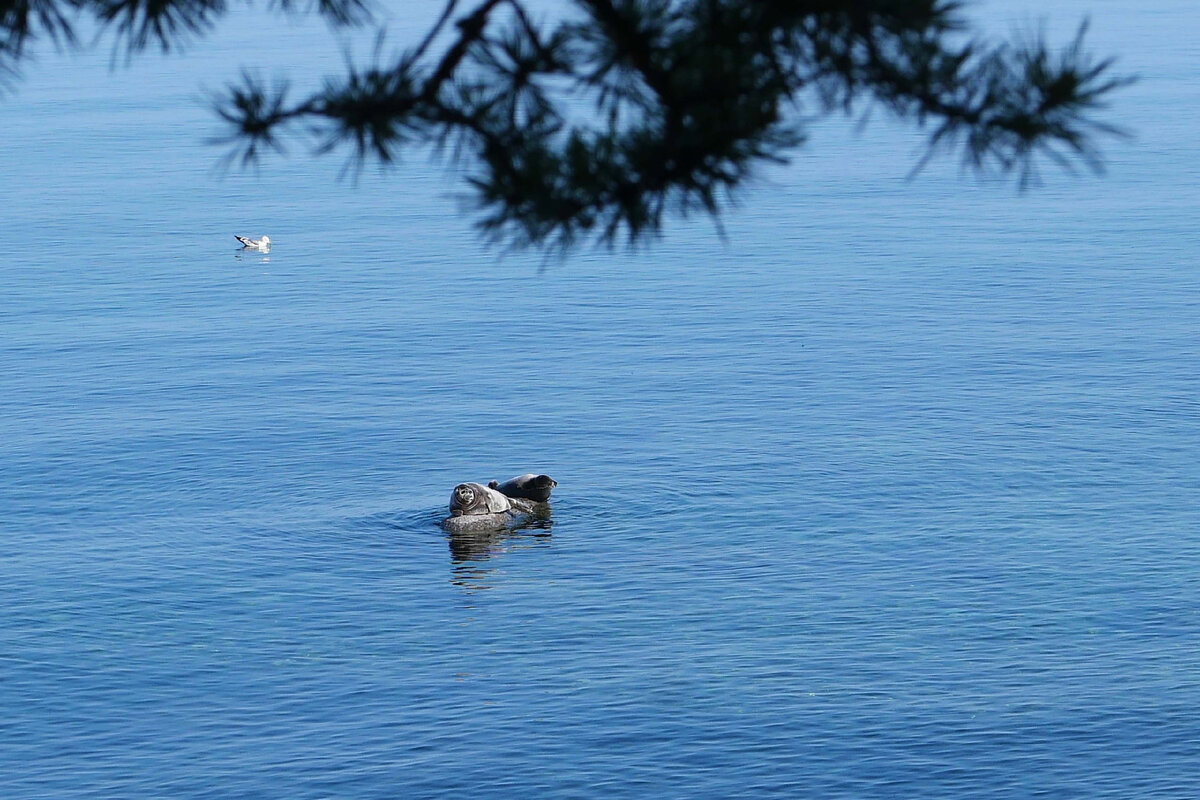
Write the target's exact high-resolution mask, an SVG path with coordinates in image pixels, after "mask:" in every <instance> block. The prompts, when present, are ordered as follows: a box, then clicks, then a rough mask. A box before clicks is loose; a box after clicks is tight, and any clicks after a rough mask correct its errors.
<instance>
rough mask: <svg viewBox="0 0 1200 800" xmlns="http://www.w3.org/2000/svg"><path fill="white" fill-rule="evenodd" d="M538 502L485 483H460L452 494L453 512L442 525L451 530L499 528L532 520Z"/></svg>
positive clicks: (490, 529)
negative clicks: (496, 488) (497, 489)
mask: <svg viewBox="0 0 1200 800" xmlns="http://www.w3.org/2000/svg"><path fill="white" fill-rule="evenodd" d="M537 505H538V504H537V503H534V502H532V501H530V500H526V499H522V498H519V497H507V496H505V495H504V494H502V493H501V492H498V491H496V490H495V489H490V488H488V487H487V486H483V485H482V484H478V483H460V484H459V485H458V486H455V487H454V491H453V492H452V493H451V494H450V516H449V517H447V518H446V519H445V520H443V521H442V527H443V528H445V529H446V530H447V531H449V532H450V533H468V532H473V531H493V530H499V529H501V528H507V527H509V526H510V525H513V524H520V523H523V522H528V521H530V520H532V519H533V516H534V513H535V512H536V511H537V510H538V508H537Z"/></svg>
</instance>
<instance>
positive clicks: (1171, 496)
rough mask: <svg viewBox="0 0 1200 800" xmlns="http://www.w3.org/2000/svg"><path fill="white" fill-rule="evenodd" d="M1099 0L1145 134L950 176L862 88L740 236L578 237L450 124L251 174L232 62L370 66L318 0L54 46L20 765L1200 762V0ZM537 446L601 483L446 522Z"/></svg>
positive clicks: (1159, 786)
mask: <svg viewBox="0 0 1200 800" xmlns="http://www.w3.org/2000/svg"><path fill="white" fill-rule="evenodd" d="M405 8H408V7H405ZM413 8H415V10H412V9H410V10H408V11H405V12H401V11H400V10H399V9H398V10H397V11H395V12H393V20H392V22H391V24H390V29H391V30H392V32H393V34H394V35H395V36H396V37H397V39H398V40H402V39H403V37H404V35H405V34H406V32H409V33H411V31H413V30H418V29H419V28H420V25H421V24H422V23H423V22H424V21H425V20H427V19H428V18H429V17H430V16H431V15H432V14H434V13H435V10H436V9H435V6H434V5H432V4H429V3H425V4H416V6H414V7H413ZM1089 11H1090V12H1091V14H1092V22H1093V25H1092V33H1091V42H1092V48H1093V50H1094V51H1096V52H1098V53H1100V54H1107V53H1117V54H1119V55H1120V56H1121V62H1120V63H1121V66H1122V68H1123V69H1124V70H1125V71H1127V72H1136V73H1139V74H1140V75H1141V77H1142V80H1141V82H1140V83H1139V84H1137V85H1136V86H1134V87H1132V88H1130V89H1128V90H1126V91H1124V92H1123V93H1122V94H1121V95H1120V96H1119V98H1118V102H1117V104H1116V107H1115V108H1114V109H1113V110H1112V112H1111V114H1110V116H1109V117H1108V119H1110V120H1112V121H1116V122H1118V123H1123V124H1127V125H1129V126H1130V127H1132V128H1135V129H1136V131H1137V134H1138V135H1137V138H1136V139H1134V140H1133V141H1131V142H1127V143H1123V144H1122V143H1118V144H1112V145H1109V146H1108V147H1107V151H1108V153H1109V154H1110V173H1109V175H1108V176H1107V177H1106V178H1103V179H1095V178H1091V177H1080V178H1073V177H1070V176H1066V175H1062V174H1060V173H1057V172H1047V173H1046V178H1047V183H1046V185H1044V186H1043V187H1041V188H1040V189H1037V190H1036V191H1034V192H1032V193H1029V194H1027V195H1024V196H1018V195H1017V194H1016V193H1015V192H1014V191H1013V190H1012V188H1011V187H1008V186H1001V185H991V184H987V183H983V184H981V183H979V182H978V181H975V180H973V179H970V178H967V177H963V176H961V175H959V174H958V172H957V169H956V166H955V164H954V163H953V162H951V161H943V162H940V163H938V164H936V165H934V166H933V167H932V168H930V169H929V170H928V171H927V172H926V173H925V174H923V175H922V176H921V177H920V178H918V179H917V180H915V181H912V182H906V181H905V180H904V176H905V174H906V173H907V171H908V170H909V168H910V167H911V166H912V164H914V163H915V161H916V159H917V157H918V156H919V150H918V149H917V145H918V142H919V141H920V138H919V135H917V134H915V133H914V132H912V131H908V130H904V129H899V128H897V127H895V126H893V125H891V124H890V123H888V121H887V120H886V119H884V118H883V117H882V115H876V119H875V120H874V121H873V122H872V123H871V124H870V125H869V126H868V127H867V128H866V130H865V132H863V133H861V134H858V135H854V134H853V133H852V131H853V125H852V124H851V123H847V122H843V121H832V122H829V123H827V124H824V125H821V126H819V127H817V128H816V129H815V130H814V131H813V141H812V145H811V147H810V148H809V149H807V150H805V151H803V152H802V153H800V154H799V155H798V156H797V157H796V159H795V161H794V163H793V164H792V166H790V167H788V168H786V169H781V170H777V171H774V172H772V173H771V174H770V176H769V178H770V180H768V181H767V182H765V183H764V184H763V185H762V186H760V187H758V188H757V189H755V190H753V191H752V192H750V193H748V194H746V195H745V203H744V204H743V206H742V207H741V208H740V209H739V210H738V211H736V212H734V213H732V214H731V215H730V216H729V217H728V218H727V220H726V223H727V227H728V240H727V242H722V241H721V240H720V238H719V237H718V236H716V235H715V234H714V233H713V231H712V228H711V226H710V225H709V224H707V223H705V222H691V223H678V224H675V225H674V226H672V228H671V229H670V231H669V234H668V238H667V239H666V240H665V241H663V242H662V243H660V244H659V245H657V246H656V247H654V248H653V249H652V250H650V251H649V252H646V253H642V254H639V255H628V254H605V253H583V254H580V255H578V256H576V257H574V258H572V259H570V260H568V261H566V262H564V263H558V262H552V263H550V264H549V266H548V267H547V268H546V269H545V270H544V271H539V267H540V266H541V264H542V262H541V260H540V258H539V257H538V256H537V255H536V254H518V255H510V256H508V257H506V258H504V259H500V258H498V257H497V255H496V254H495V253H494V252H492V251H489V250H488V249H486V248H485V247H483V246H481V245H480V244H479V243H478V241H477V237H476V236H475V234H474V233H473V232H472V230H471V228H470V220H469V219H468V218H467V217H465V216H464V215H463V214H461V213H459V210H458V209H459V206H458V205H457V203H456V202H455V201H454V200H453V198H451V197H448V194H449V193H450V192H451V191H452V190H455V189H457V188H459V187H458V184H455V183H454V180H453V178H451V177H448V176H447V174H446V173H445V171H444V170H443V169H441V168H438V167H432V166H430V165H428V164H426V163H425V162H424V161H423V160H422V159H421V158H419V157H416V158H414V159H412V161H411V162H409V163H406V164H405V165H403V166H402V167H401V168H400V169H399V170H397V171H395V172H393V173H391V174H389V175H386V176H380V175H378V174H376V173H374V172H367V173H366V174H364V175H363V176H362V177H361V179H360V180H359V181H358V183H357V185H355V184H354V183H353V182H351V181H340V182H339V181H338V180H337V173H338V171H339V169H340V167H341V164H340V162H339V161H338V159H336V158H334V159H323V160H314V159H312V158H310V157H309V156H308V155H307V154H306V152H305V151H304V149H303V148H294V149H293V150H292V151H291V153H290V157H289V158H286V159H271V160H269V161H268V162H267V163H266V164H265V165H264V166H263V168H261V169H260V170H259V171H258V172H253V171H251V172H246V173H241V172H234V173H232V174H229V175H227V176H226V177H224V178H223V179H222V178H220V177H219V175H217V174H215V173H214V168H213V167H214V163H215V161H216V160H217V158H218V156H219V155H220V152H221V151H219V150H215V149H213V148H212V147H209V146H206V145H205V144H204V140H205V139H206V138H207V137H208V136H210V135H212V134H213V133H214V132H216V131H217V128H216V126H215V124H214V122H213V118H212V117H211V115H210V114H209V113H208V112H207V110H206V109H205V108H204V106H203V103H202V102H201V99H202V92H201V89H202V88H203V87H205V86H207V87H210V88H216V87H219V86H220V85H222V84H223V83H224V82H225V81H227V80H231V79H233V78H235V77H236V75H237V72H238V69H239V67H240V66H242V65H262V66H263V67H264V68H265V70H264V71H265V73H266V74H268V75H270V74H274V73H273V71H274V70H289V71H291V73H292V75H293V77H294V78H296V79H297V80H298V81H299V82H300V83H303V82H304V81H305V80H310V81H311V80H315V79H316V78H317V77H319V76H320V75H322V74H324V73H331V72H336V71H337V70H338V68H339V65H340V63H341V56H340V54H339V52H338V49H337V47H336V46H334V45H332V44H331V43H330V41H329V39H328V37H327V35H326V33H325V30H324V28H323V26H321V25H320V24H312V25H291V24H288V23H281V27H279V28H278V29H275V28H272V27H271V26H272V25H275V24H280V23H279V20H278V19H277V18H276V17H272V16H271V15H270V14H268V13H267V12H247V13H244V14H241V15H239V16H235V17H234V18H232V19H231V20H230V21H227V22H226V23H223V24H222V25H221V26H219V27H218V29H217V30H216V32H215V33H214V35H213V36H212V37H211V38H209V39H208V40H207V41H206V43H204V44H202V45H198V46H196V47H194V48H192V49H191V51H190V52H189V53H188V54H186V55H184V56H170V57H165V58H164V57H160V56H158V55H154V54H150V55H146V56H143V57H141V58H139V59H137V60H136V61H135V62H134V64H133V65H132V66H131V67H129V68H127V69H126V68H119V69H117V70H116V71H115V72H110V71H109V69H108V56H109V53H108V50H107V45H101V46H100V47H99V49H98V50H96V51H94V52H91V53H84V54H77V55H69V56H63V55H55V54H54V53H53V52H47V53H45V54H43V56H42V58H41V60H40V63H39V64H38V65H36V66H35V67H33V68H31V69H30V70H29V71H28V74H27V77H26V79H25V80H24V81H23V82H22V83H21V84H20V85H19V87H17V89H16V91H15V93H13V94H11V95H9V96H7V97H5V98H4V99H3V100H2V101H0V122H2V124H3V129H4V131H5V133H4V141H5V148H4V151H3V155H0V253H2V254H3V255H2V256H0V258H2V262H0V270H2V273H0V277H2V284H0V475H2V482H0V508H2V510H3V513H2V514H0V603H2V606H3V608H4V622H3V625H2V626H0V708H2V713H0V795H2V796H4V797H13V798H50V797H53V798H151V797H156V798H157V797H162V798H202V797H203V798H233V797H258V798H287V799H288V800H299V799H301V798H333V797H337V798H342V797H344V798H393V797H401V796H406V797H451V796H453V797H461V796H472V797H509V796H513V795H514V794H517V793H522V794H525V795H528V796H535V797H551V796H554V797H606V798H608V797H614V798H622V797H630V798H634V797H648V796H656V797H764V796H780V797H813V798H862V797H889V798H901V797H904V798H909V797H911V798H918V797H919V798H963V797H980V798H1024V797H1032V796H1045V797H1054V798H1073V797H1077V798H1130V797H1155V798H1195V797H1197V796H1200V771H1198V770H1197V768H1196V765H1197V764H1200V716H1198V714H1197V709H1198V708H1200V458H1198V455H1200V400H1198V398H1200V377H1198V370H1197V357H1198V356H1200V271H1198V266H1197V238H1196V234H1195V226H1196V211H1197V208H1198V207H1200V138H1198V137H1197V136H1196V133H1195V131H1196V130H1197V128H1200V111H1198V109H1200V45H1198V44H1197V42H1198V41H1200V36H1197V34H1200V10H1197V9H1196V7H1195V5H1194V4H1193V3H1190V2H1182V0H1173V1H1166V0H1164V1H1163V2H1156V3H1138V2H1133V0H1129V1H1128V2H1125V1H1124V0H1121V1H1120V2H1118V1H1117V0H1112V1H1111V2H1090V3H1089V2H1070V3H1061V4H1056V5H1055V7H1054V9H1053V15H1052V16H1051V17H1050V18H1049V21H1048V29H1049V30H1050V31H1051V32H1052V34H1053V35H1054V36H1055V37H1056V38H1058V39H1059V40H1062V39H1064V38H1066V37H1067V36H1069V34H1070V32H1071V30H1072V28H1073V26H1074V25H1075V23H1076V22H1077V21H1078V20H1079V18H1080V17H1081V16H1083V15H1084V14H1085V13H1087V12H1089ZM1037 13H1040V12H1039V10H1038V9H1037V7H1036V6H1035V4H1033V3H1017V2H989V3H985V4H983V5H981V6H979V7H978V8H977V9H976V11H975V12H974V14H975V17H976V18H977V19H979V20H980V21H981V23H982V24H984V25H987V26H988V27H989V29H991V30H992V31H994V32H995V33H997V34H1000V35H1003V34H1006V33H1008V32H1009V31H1010V30H1011V29H1012V27H1011V26H1012V24H1013V22H1014V21H1017V22H1021V21H1025V22H1028V21H1029V20H1030V19H1036V18H1037V17H1036V14H1037ZM233 233H247V234H253V235H257V234H260V233H269V234H270V235H271V237H272V239H273V240H275V242H276V247H275V248H274V250H273V251H272V252H271V253H270V254H269V256H261V255H242V254H239V253H238V252H237V251H236V249H235V248H236V245H235V243H234V241H233V239H232V236H231V234H233ZM529 470H537V471H546V472H549V473H550V474H552V475H554V476H555V477H556V478H558V479H559V481H560V487H559V489H558V491H557V493H556V499H555V502H554V516H553V524H552V526H550V527H546V528H539V529H531V530H525V531H519V532H516V533H513V534H512V535H508V536H500V537H495V538H493V539H490V540H479V539H474V540H466V541H461V542H450V541H448V540H447V537H446V536H445V535H444V534H443V533H442V532H441V531H440V530H439V528H438V527H437V521H438V519H439V518H440V516H441V515H442V514H443V513H444V508H445V504H446V502H447V499H448V497H449V492H450V489H451V488H452V486H453V485H454V484H455V483H456V482H458V481H461V480H487V479H490V478H505V477H508V476H511V475H514V474H517V473H520V472H525V471H529Z"/></svg>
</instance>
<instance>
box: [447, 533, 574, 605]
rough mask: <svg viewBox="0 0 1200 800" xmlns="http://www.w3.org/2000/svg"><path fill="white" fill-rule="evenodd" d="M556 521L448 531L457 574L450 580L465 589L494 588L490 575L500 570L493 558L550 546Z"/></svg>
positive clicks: (453, 563) (452, 559)
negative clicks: (477, 529) (462, 531)
mask: <svg viewBox="0 0 1200 800" xmlns="http://www.w3.org/2000/svg"><path fill="white" fill-rule="evenodd" d="M553 525H554V521H553V520H551V519H549V518H546V519H535V520H532V521H531V522H528V523H526V524H525V525H521V526H518V527H515V528H505V529H503V530H498V531H474V532H469V533H449V534H447V535H446V538H447V540H448V541H449V542H450V561H451V564H452V566H453V574H452V575H451V578H450V582H451V583H453V584H454V585H456V586H461V587H462V588H464V589H471V590H477V589H490V588H492V585H491V583H490V582H489V581H488V577H489V576H490V575H491V574H492V572H494V571H495V570H496V567H495V566H494V565H489V564H488V562H490V561H491V560H492V558H494V557H496V556H500V555H504V554H506V553H511V552H515V551H517V550H531V549H534V548H539V547H549V546H550V544H551V534H550V528H551V527H552V526H553Z"/></svg>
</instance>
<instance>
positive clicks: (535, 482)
mask: <svg viewBox="0 0 1200 800" xmlns="http://www.w3.org/2000/svg"><path fill="white" fill-rule="evenodd" d="M555 486H558V481H556V480H554V478H551V477H550V476H549V475H534V474H533V473H532V472H528V473H526V474H524V475H518V476H517V477H515V478H509V479H508V480H506V481H505V482H504V483H499V482H498V481H492V482H491V483H489V484H488V488H489V489H495V490H496V491H498V492H500V493H501V494H503V495H504V496H505V497H510V498H521V499H524V500H532V501H533V502H535V503H545V502H547V501H549V500H550V492H551V491H552V490H553V489H554V487H555Z"/></svg>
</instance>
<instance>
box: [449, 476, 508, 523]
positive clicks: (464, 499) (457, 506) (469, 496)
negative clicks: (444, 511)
mask: <svg viewBox="0 0 1200 800" xmlns="http://www.w3.org/2000/svg"><path fill="white" fill-rule="evenodd" d="M511 508H512V503H510V502H509V500H508V498H507V497H505V496H504V495H503V494H501V493H500V492H497V491H496V490H495V489H489V488H488V487H486V486H483V485H481V484H478V483H460V484H459V485H458V486H455V487H454V491H453V492H452V493H451V494H450V516H452V517H462V516H474V515H476V514H500V513H503V512H505V511H508V510H509V509H511Z"/></svg>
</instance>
